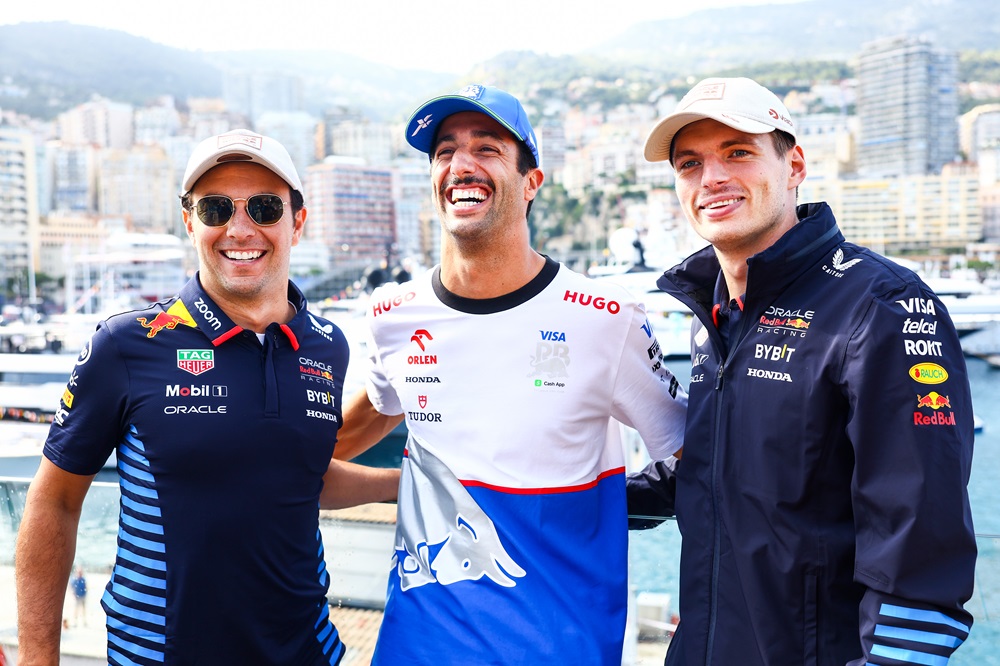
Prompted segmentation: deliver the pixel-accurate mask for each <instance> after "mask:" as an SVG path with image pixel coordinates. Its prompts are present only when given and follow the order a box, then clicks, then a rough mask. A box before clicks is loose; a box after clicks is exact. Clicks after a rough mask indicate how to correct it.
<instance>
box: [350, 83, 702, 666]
mask: <svg viewBox="0 0 1000 666" xmlns="http://www.w3.org/2000/svg"><path fill="white" fill-rule="evenodd" d="M406 137H407V140H408V141H409V143H410V145H412V146H413V147H414V148H416V149H417V150H420V151H421V152H424V153H427V155H428V156H429V158H430V166H431V189H432V193H433V198H434V203H435V205H436V207H437V209H438V215H439V217H440V219H441V228H442V234H441V238H442V240H441V264H440V266H438V267H436V268H434V269H433V270H431V271H429V272H427V273H425V274H424V275H421V276H419V277H417V278H415V279H414V280H412V281H411V282H407V283H404V284H402V285H393V286H389V287H386V288H382V289H380V290H377V291H375V292H374V293H373V294H372V296H371V301H370V304H369V307H368V319H369V324H370V327H371V334H372V335H371V341H370V343H369V347H368V349H369V351H370V354H371V357H372V361H373V370H372V372H371V375H370V376H369V380H368V383H367V390H365V391H362V392H361V393H360V394H359V395H358V396H356V397H355V398H354V399H353V400H352V401H349V403H348V407H347V410H346V412H345V421H344V423H345V427H344V430H343V431H342V433H341V441H340V443H338V445H337V450H336V451H335V454H336V455H338V456H341V455H344V456H349V455H354V454H355V453H356V452H358V451H360V450H363V449H364V448H366V447H367V446H370V445H371V444H372V443H373V442H374V441H375V440H376V439H377V438H378V436H379V435H380V434H381V433H384V432H388V431H389V430H391V429H392V428H393V427H394V426H395V425H396V424H398V423H399V422H400V421H401V420H402V419H403V418H404V415H405V419H406V425H407V428H408V430H409V439H408V441H407V446H406V457H405V459H404V462H403V477H402V480H401V482H400V491H399V509H398V520H397V527H396V536H395V552H394V557H393V560H392V569H391V571H390V574H389V594H388V600H387V602H386V607H385V615H384V619H383V622H382V628H381V632H380V634H379V639H378V645H377V647H376V651H375V657H374V662H373V663H374V664H379V665H386V664H427V665H432V664H433V665H435V666H437V665H443V664H454V665H456V666H458V665H461V666H468V665H469V664H532V665H534V666H538V665H552V666H556V665H558V666H562V665H564V664H594V665H599V664H614V663H618V664H620V663H621V658H622V642H623V637H624V632H625V616H626V609H627V602H628V591H627V578H628V576H627V569H628V565H627V557H628V548H627V546H628V543H627V538H628V534H627V521H626V514H625V483H624V476H625V474H624V458H623V455H622V445H621V442H620V440H619V426H618V424H617V423H615V422H614V421H613V420H612V419H618V420H619V421H622V422H625V423H627V424H630V425H633V426H634V427H635V428H636V429H638V431H639V432H640V433H641V434H642V436H643V440H644V441H645V443H646V445H647V447H648V448H649V450H650V455H651V456H653V457H654V458H666V457H669V456H670V455H671V454H673V453H674V452H676V451H677V449H678V447H679V444H680V441H681V437H682V436H683V422H684V405H685V402H686V398H685V395H684V391H683V390H682V389H680V387H679V386H678V385H677V381H676V380H675V379H674V377H673V376H672V375H671V374H670V372H669V371H667V370H666V369H665V368H664V366H663V364H662V358H661V356H660V352H659V345H658V344H657V343H656V339H655V337H654V336H653V333H652V330H651V329H650V327H649V324H648V322H647V321H646V315H645V312H644V311H643V308H642V306H641V305H640V304H639V303H637V302H636V301H635V300H634V299H633V298H632V297H631V296H630V295H629V294H628V293H627V292H626V291H625V290H624V289H622V288H621V287H618V286H617V285H610V284H605V283H600V282H595V281H592V280H589V279H587V278H585V277H583V276H581V275H579V274H577V273H574V272H572V271H570V270H568V269H567V268H566V267H564V266H561V265H559V264H558V263H556V262H554V261H553V260H551V259H549V258H548V257H545V256H543V255H540V254H538V253H537V252H535V250H534V249H533V248H532V247H531V243H530V239H529V233H528V223H527V216H528V211H529V208H530V205H531V202H532V200H533V199H534V198H535V196H536V194H537V193H538V189H539V187H541V185H542V181H543V179H544V176H543V173H542V171H541V169H539V164H540V159H539V150H538V145H537V143H536V141H535V134H534V131H533V130H532V129H531V124H530V123H529V122H528V119H527V115H526V113H525V111H524V108H523V107H522V106H521V103H520V102H519V101H518V100H517V99H516V98H515V97H513V96H511V95H510V94H508V93H506V92H504V91H502V90H498V89H496V88H493V87H489V86H480V85H473V86H468V87H467V88H464V89H463V90H460V91H458V92H457V93H454V94H451V95H445V96H442V97H437V98H435V99H432V100H430V101H428V102H426V103H425V104H423V105H422V106H421V107H420V108H419V109H418V110H417V111H416V112H414V114H413V115H412V117H411V118H410V121H409V123H408V124H407V129H406Z"/></svg>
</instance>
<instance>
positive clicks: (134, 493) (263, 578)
mask: <svg viewBox="0 0 1000 666" xmlns="http://www.w3.org/2000/svg"><path fill="white" fill-rule="evenodd" d="M288 298H289V301H290V302H291V303H292V304H293V305H294V306H295V307H296V308H297V309H298V313H297V314H296V315H295V317H294V318H293V319H292V320H291V321H290V322H288V323H287V324H282V325H279V324H276V323H274V324H271V325H270V326H269V327H268V329H267V332H266V334H265V337H264V342H263V344H262V343H261V342H260V341H259V340H258V338H257V335H256V334H255V333H253V332H252V331H245V330H243V329H242V328H240V327H239V326H237V325H235V324H234V323H233V322H232V321H231V320H230V319H229V318H228V317H227V316H226V315H225V313H224V312H223V311H222V309H221V308H219V307H218V306H217V305H216V304H215V303H213V302H212V300H211V299H210V298H209V297H208V295H207V294H206V293H205V292H204V290H202V288H201V286H200V284H199V282H198V278H197V277H195V278H194V279H192V280H191V281H190V282H189V283H188V284H187V285H186V286H185V287H184V288H183V289H182V290H181V292H180V294H179V295H178V296H177V297H175V298H173V299H170V300H168V301H165V302H162V303H157V304H155V305H152V306H151V307H149V308H147V309H145V310H139V311H133V312H127V313H124V314H119V315H115V316H113V317H111V318H109V319H108V320H107V321H105V322H102V323H101V324H100V325H99V326H98V328H97V331H96V332H95V333H94V335H93V337H92V339H91V340H90V342H89V343H88V345H87V347H86V348H85V349H84V352H83V354H81V357H80V359H79V360H78V362H77V365H76V367H75V369H74V371H73V373H72V376H71V378H70V382H69V385H68V386H67V388H66V392H65V394H64V396H63V400H62V404H61V405H60V410H59V412H58V413H57V416H56V422H55V423H54V425H53V426H52V428H51V431H50V434H49V437H48V440H47V442H46V445H45V450H44V453H45V456H46V457H48V458H49V459H50V460H51V461H52V462H53V463H55V464H56V465H58V466H59V467H61V468H62V469H64V470H67V471H69V472H73V473H75V474H94V473H95V472H97V471H98V470H99V469H100V468H101V466H102V464H103V463H104V461H105V460H106V459H107V457H108V455H109V454H110V453H111V451H112V449H115V450H116V452H117V458H118V472H119V477H120V478H119V481H120V486H121V492H122V497H121V514H120V518H119V531H118V553H117V558H116V562H115V566H114V570H113V574H112V577H111V581H110V583H109V584H108V587H107V589H106V591H105V593H104V596H103V599H102V605H103V606H104V608H105V610H106V611H107V615H108V662H109V663H110V664H161V665H162V664H166V665H167V666H169V665H170V664H268V665H270V664H288V665H294V666H302V665H305V664H309V665H318V664H337V663H338V662H339V661H340V660H341V658H342V657H343V654H344V651H345V647H344V645H343V643H341V641H340V637H339V635H338V633H337V630H336V628H335V627H334V626H333V624H332V623H331V622H330V620H329V610H328V606H327V601H326V591H327V588H328V585H329V580H328V575H327V571H326V566H325V563H324V557H323V543H322V539H321V538H320V533H319V493H320V490H321V489H322V485H323V482H322V477H323V474H324V473H325V472H326V470H327V466H328V464H329V461H330V457H331V454H332V452H333V447H334V442H335V440H336V437H337V431H338V429H339V427H340V423H341V418H342V415H341V398H342V390H343V382H344V374H345V372H346V368H347V361H348V345H347V342H346V340H345V338H344V336H343V334H342V333H341V331H340V330H339V329H338V328H336V327H335V326H334V325H333V324H331V323H330V322H328V321H326V320H324V319H321V318H319V317H316V316H315V315H313V314H311V313H309V312H307V310H306V301H305V298H304V297H303V296H302V294H301V292H299V290H298V289H297V288H295V286H294V285H292V284H289V293H288Z"/></svg>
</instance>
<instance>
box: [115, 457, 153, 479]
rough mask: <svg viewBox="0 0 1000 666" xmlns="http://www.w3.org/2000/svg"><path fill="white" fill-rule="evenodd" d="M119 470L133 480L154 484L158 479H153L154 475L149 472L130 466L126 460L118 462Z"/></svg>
mask: <svg viewBox="0 0 1000 666" xmlns="http://www.w3.org/2000/svg"><path fill="white" fill-rule="evenodd" d="M118 469H119V471H121V472H122V473H123V474H128V475H129V476H131V477H132V478H133V479H139V480H140V481H146V482H148V483H153V482H155V481H156V479H154V478H153V475H152V474H150V473H149V472H147V471H146V470H144V469H139V468H138V467H136V466H134V465H129V464H128V463H127V462H125V461H124V460H119V461H118Z"/></svg>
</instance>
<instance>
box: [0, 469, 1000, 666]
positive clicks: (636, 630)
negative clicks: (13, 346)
mask: <svg viewBox="0 0 1000 666" xmlns="http://www.w3.org/2000/svg"><path fill="white" fill-rule="evenodd" d="M27 487H28V480H27V479H22V478H9V477H0V569H2V570H3V571H5V572H7V573H5V574H4V575H11V574H10V571H11V569H10V567H11V566H12V565H13V560H14V541H15V536H16V533H17V528H18V525H19V523H20V519H21V515H22V513H23V511H24V500H25V495H26V493H27ZM119 496H120V493H119V490H118V484H117V483H114V482H95V483H94V484H93V486H92V488H91V490H90V492H89V493H88V494H87V498H86V501H85V502H84V506H83V513H82V516H81V520H80V538H79V539H78V542H77V558H76V564H77V565H80V566H82V567H83V568H84V569H85V570H86V571H88V572H95V574H98V573H103V574H104V575H105V576H106V572H108V571H109V570H110V568H111V565H112V564H113V562H114V558H115V552H116V548H117V546H116V539H117V533H118V510H119ZM352 523H353V524H352ZM321 530H322V531H323V534H324V542H325V543H326V546H327V547H326V552H327V561H328V567H329V570H330V574H331V590H330V597H331V603H333V604H334V605H344V606H357V607H360V608H373V607H379V603H380V600H381V598H382V596H383V594H384V590H385V580H386V577H387V575H388V572H387V566H388V561H389V554H388V551H389V549H391V542H392V530H393V527H392V525H391V524H388V523H386V524H383V525H379V524H378V523H377V522H372V521H370V520H366V519H360V520H356V521H354V520H349V519H344V518H342V517H338V515H337V514H328V513H324V514H323V517H322V518H321ZM629 534H630V541H629V561H630V572H629V574H630V586H631V589H632V591H633V595H632V606H631V608H630V618H631V619H630V622H629V632H628V636H627V640H626V645H625V659H624V662H623V663H624V664H629V665H631V666H647V665H654V664H655V665H656V666H659V665H660V664H662V663H663V655H664V653H665V651H666V647H667V642H668V641H669V636H670V631H671V628H672V625H674V624H675V623H676V621H677V617H676V613H677V597H678V585H677V563H678V561H679V558H680V541H681V539H680V534H679V533H678V531H677V526H676V523H675V522H674V521H672V520H670V521H666V522H665V523H664V524H663V525H661V526H659V527H657V528H654V529H650V530H641V531H633V532H630V533H629ZM976 541H977V545H978V546H979V560H978V563H977V567H976V585H975V591H974V593H973V597H972V599H971V600H970V601H969V603H968V604H967V608H968V609H969V611H970V612H971V613H972V614H973V616H974V617H975V620H976V622H975V626H974V628H973V631H972V634H971V636H970V638H969V640H968V642H967V643H966V644H965V645H964V646H963V647H962V648H961V649H959V650H958V651H957V652H956V653H955V656H954V657H953V658H952V660H951V661H950V662H949V663H950V664H951V665H952V666H973V665H975V666H989V665H991V664H996V665H1000V655H998V652H1000V650H998V646H1000V535H993V534H981V535H977V538H976ZM373 544H375V545H374V546H373ZM379 549H382V550H384V551H385V552H384V553H383V555H384V556H383V555H380V554H379V553H378V551H379ZM99 580H100V576H99V575H95V582H98V581H99ZM13 604H14V599H13V597H8V598H3V599H0V606H2V605H10V606H13ZM6 610H7V611H8V612H3V611H4V609H3V608H0V617H3V618H12V617H14V615H13V612H12V610H13V609H12V608H9V609H6ZM98 610H99V608H98ZM12 630H13V627H8V626H0V638H2V637H3V636H4V635H11V633H10V632H11V631H12Z"/></svg>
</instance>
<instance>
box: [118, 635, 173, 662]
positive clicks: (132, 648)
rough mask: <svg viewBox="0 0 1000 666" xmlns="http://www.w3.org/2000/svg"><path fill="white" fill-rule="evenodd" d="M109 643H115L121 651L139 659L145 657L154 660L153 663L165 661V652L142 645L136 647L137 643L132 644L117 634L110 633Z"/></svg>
mask: <svg viewBox="0 0 1000 666" xmlns="http://www.w3.org/2000/svg"><path fill="white" fill-rule="evenodd" d="M108 642H109V643H114V644H115V645H117V646H118V647H120V648H121V649H123V650H125V651H127V652H130V653H132V654H134V655H135V656H137V657H144V658H146V659H152V660H153V661H163V652H161V651H160V650H151V649H149V648H146V647H142V646H141V645H136V644H135V643H130V642H129V641H126V640H125V639H124V638H122V637H121V636H119V635H117V634H113V633H111V632H110V631H109V632H108Z"/></svg>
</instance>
